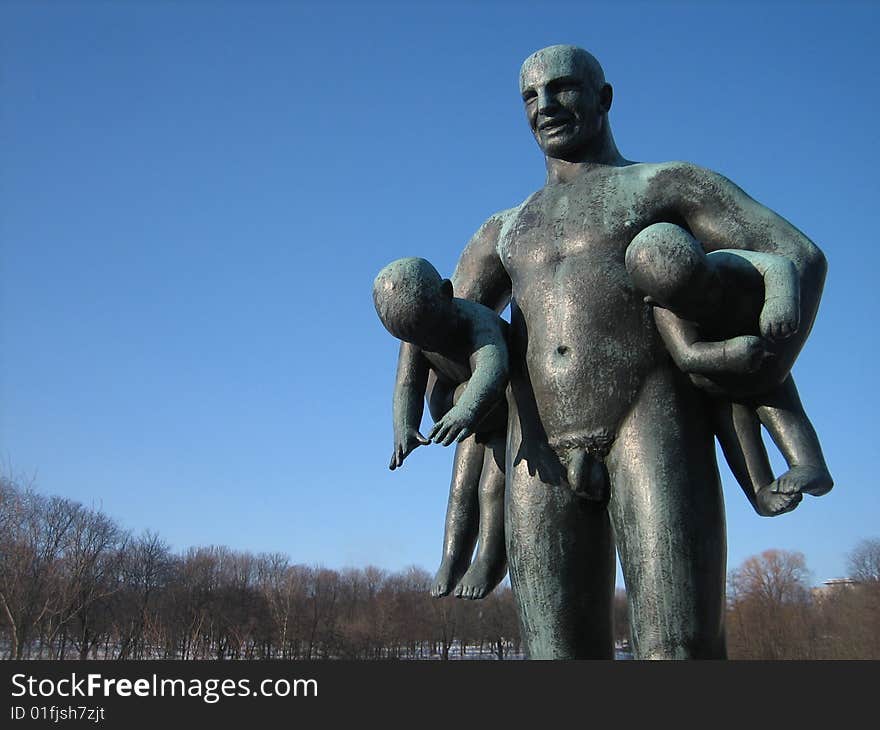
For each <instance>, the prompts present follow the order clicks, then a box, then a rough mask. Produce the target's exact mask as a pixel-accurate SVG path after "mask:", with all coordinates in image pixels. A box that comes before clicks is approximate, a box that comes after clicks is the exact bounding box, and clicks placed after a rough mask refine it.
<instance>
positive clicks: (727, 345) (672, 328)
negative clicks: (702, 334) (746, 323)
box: [654, 306, 772, 375]
mask: <svg viewBox="0 0 880 730" xmlns="http://www.w3.org/2000/svg"><path fill="white" fill-rule="evenodd" d="M654 322H655V323H656V324H657V330H658V331H659V332H660V336H661V337H662V338H663V342H664V343H665V344H666V349H667V350H669V354H670V355H671V356H672V359H673V360H674V361H675V364H676V365H677V366H678V368H679V370H681V371H683V372H685V373H689V374H693V375H728V374H736V375H745V374H748V373H753V372H755V371H756V370H758V369H759V368H760V367H761V363H763V362H764V360H765V359H767V358H768V357H772V355H771V354H770V353H769V352H768V351H767V348H766V347H765V345H764V342H763V341H762V340H761V338H760V337H755V336H754V335H742V336H740V337H733V338H731V339H729V340H721V341H720V342H703V341H701V340H700V339H699V330H698V328H697V326H696V325H695V324H694V323H693V322H688V321H686V320H683V319H681V318H679V317H677V316H676V315H674V314H673V313H672V312H670V311H669V310H668V309H663V307H658V306H655V307H654Z"/></svg>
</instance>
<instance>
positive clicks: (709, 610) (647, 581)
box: [607, 370, 726, 659]
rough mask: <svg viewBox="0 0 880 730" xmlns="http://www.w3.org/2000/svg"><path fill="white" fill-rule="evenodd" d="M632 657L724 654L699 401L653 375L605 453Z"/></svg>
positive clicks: (720, 532) (681, 383)
mask: <svg viewBox="0 0 880 730" xmlns="http://www.w3.org/2000/svg"><path fill="white" fill-rule="evenodd" d="M607 464H608V470H609V474H610V476H611V499H610V502H609V513H610V515H611V520H612V524H613V527H614V535H615V539H616V541H617V546H618V550H619V551H620V559H621V565H622V568H623V574H624V579H625V581H626V589H627V594H628V597H629V602H630V611H631V622H632V630H633V649H634V652H635V654H636V658H644V659H650V658H662V659H686V658H721V657H723V656H724V653H725V649H724V620H723V611H724V578H725V560H726V539H725V530H724V503H723V500H722V495H721V489H720V483H719V478H718V469H717V466H716V464H715V456H714V447H713V437H712V432H711V430H710V428H709V426H708V423H707V419H706V413H705V410H704V406H703V403H702V401H701V400H700V399H699V398H698V396H697V394H696V392H694V391H693V390H692V389H691V387H690V386H689V385H688V384H687V382H686V381H685V379H684V378H683V376H679V374H678V373H677V372H672V371H670V370H664V371H661V372H657V373H654V374H653V375H652V376H650V377H649V378H648V379H647V381H646V382H645V384H644V387H643V389H642V392H641V393H640V395H639V400H638V402H637V403H636V405H635V407H634V408H633V410H632V412H631V413H630V414H629V415H628V416H627V419H626V421H625V422H624V424H622V427H621V429H620V430H619V432H618V435H617V439H616V441H615V443H614V446H613V447H612V450H611V453H610V454H609V457H608V460H607Z"/></svg>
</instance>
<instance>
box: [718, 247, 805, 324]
mask: <svg viewBox="0 0 880 730" xmlns="http://www.w3.org/2000/svg"><path fill="white" fill-rule="evenodd" d="M719 254H720V255H727V256H734V257H736V258H739V259H745V260H746V261H748V262H749V263H750V264H751V265H752V266H754V267H755V269H757V270H758V272H759V273H760V274H761V276H762V277H763V278H764V306H763V307H762V308H761V317H760V320H759V325H760V328H761V334H762V335H763V336H764V337H766V338H767V339H768V340H784V339H786V338H788V337H791V336H792V335H793V334H794V333H795V332H797V330H798V326H799V325H800V311H801V293H800V281H799V279H798V273H797V269H796V268H795V266H794V264H793V263H792V262H791V261H789V260H788V259H787V258H785V257H784V256H777V255H776V254H769V253H758V252H757V251H733V250H721V251H716V252H715V253H714V254H712V255H713V256H718V255H719Z"/></svg>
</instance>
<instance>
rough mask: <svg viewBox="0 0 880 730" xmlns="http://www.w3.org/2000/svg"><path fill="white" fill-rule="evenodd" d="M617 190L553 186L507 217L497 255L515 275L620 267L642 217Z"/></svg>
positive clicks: (514, 276) (537, 194) (640, 224)
mask: <svg viewBox="0 0 880 730" xmlns="http://www.w3.org/2000/svg"><path fill="white" fill-rule="evenodd" d="M627 203H628V201H626V200H624V199H621V196H620V195H619V194H615V192H614V191H608V190H607V189H605V188H603V187H600V188H599V189H597V190H591V189H589V188H587V187H585V186H583V185H574V184H566V185H555V186H552V187H547V188H544V189H543V190H541V191H539V192H538V193H536V194H535V195H533V196H532V197H531V198H529V199H528V200H527V201H526V202H525V203H523V205H522V206H521V207H520V208H519V210H518V211H517V212H516V213H515V214H514V215H513V216H511V218H510V219H508V221H507V223H506V225H505V226H504V228H503V229H502V231H501V233H500V236H499V243H498V254H499V257H500V258H501V261H502V263H503V264H504V266H505V268H506V269H507V271H508V273H509V274H510V275H511V277H512V278H516V277H518V276H520V275H523V274H527V273H529V272H535V271H542V270H545V269H548V268H558V267H559V266H560V265H576V266H592V265H597V266H599V267H600V268H604V267H607V266H614V265H615V264H617V265H619V266H622V265H623V258H624V253H625V251H626V247H627V246H628V245H629V243H630V241H632V239H633V237H634V236H635V235H636V233H638V231H639V230H641V228H642V227H644V221H643V218H644V216H642V215H638V214H637V213H636V211H635V208H634V207H633V206H631V205H628V204H627Z"/></svg>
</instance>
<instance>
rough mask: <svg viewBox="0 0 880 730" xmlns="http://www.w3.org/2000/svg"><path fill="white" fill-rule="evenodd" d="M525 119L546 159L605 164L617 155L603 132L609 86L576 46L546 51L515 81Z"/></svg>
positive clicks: (530, 59)
mask: <svg viewBox="0 0 880 730" xmlns="http://www.w3.org/2000/svg"><path fill="white" fill-rule="evenodd" d="M519 85H520V93H521V94H522V98H523V103H524V104H525V111H526V118H527V119H528V121H529V127H530V128H531V130H532V134H533V135H534V136H535V140H536V141H537V142H538V145H539V146H540V147H541V149H542V150H543V152H544V154H545V155H546V156H547V158H548V159H551V158H552V159H562V160H568V161H570V162H577V161H584V160H587V159H592V160H593V161H600V160H602V161H605V160H607V159H611V158H615V157H617V156H619V155H618V153H617V149H616V147H614V141H613V139H612V138H611V134H610V131H609V129H608V110H609V109H610V108H611V98H612V91H611V85H610V84H608V83H606V81H605V72H604V71H603V70H602V66H600V65H599V62H598V61H597V60H596V59H595V58H594V57H593V56H592V55H591V54H589V53H587V52H586V51H585V50H584V49H583V48H578V47H577V46H548V47H547V48H542V49H541V50H540V51H537V52H535V53H533V54H532V55H531V56H529V57H528V58H527V59H526V60H525V62H524V63H523V65H522V69H521V70H520V75H519Z"/></svg>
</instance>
